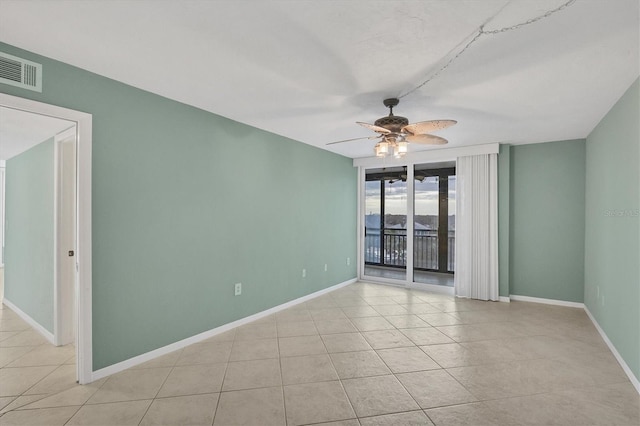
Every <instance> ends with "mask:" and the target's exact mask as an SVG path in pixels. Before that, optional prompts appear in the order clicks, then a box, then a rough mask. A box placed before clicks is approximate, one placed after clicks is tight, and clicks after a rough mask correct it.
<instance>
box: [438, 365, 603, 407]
mask: <svg viewBox="0 0 640 426" xmlns="http://www.w3.org/2000/svg"><path fill="white" fill-rule="evenodd" d="M567 367H568V364H564V363H562V362H559V361H557V360H548V359H536V360H524V361H514V362H509V363H500V364H487V365H482V366H471V367H456V368H450V369H448V370H447V371H448V372H449V373H450V374H451V375H452V376H454V377H455V378H456V380H458V381H459V382H460V383H462V384H463V385H464V386H465V387H466V388H467V389H468V390H469V391H470V392H471V393H473V394H474V395H475V396H476V397H477V398H479V399H481V400H487V399H496V398H508V397H512V396H522V395H531V394H534V393H542V392H550V391H553V390H562V389H569V388H573V387H582V386H591V385H593V384H594V381H593V380H592V379H591V378H590V377H589V376H585V375H583V374H582V373H581V372H580V371H579V370H576V369H572V368H567Z"/></svg>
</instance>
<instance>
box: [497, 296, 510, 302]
mask: <svg viewBox="0 0 640 426" xmlns="http://www.w3.org/2000/svg"><path fill="white" fill-rule="evenodd" d="M499 300H500V301H501V302H507V303H510V302H511V299H510V298H509V296H500V299H499Z"/></svg>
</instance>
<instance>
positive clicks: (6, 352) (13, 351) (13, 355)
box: [0, 346, 34, 368]
mask: <svg viewBox="0 0 640 426" xmlns="http://www.w3.org/2000/svg"><path fill="white" fill-rule="evenodd" d="M32 350H34V348H33V347H32V346H13V347H8V348H0V368H1V367H4V366H6V365H7V364H9V363H11V362H13V361H15V360H16V359H18V358H20V357H21V356H23V355H25V354H26V353H28V352H31V351H32Z"/></svg>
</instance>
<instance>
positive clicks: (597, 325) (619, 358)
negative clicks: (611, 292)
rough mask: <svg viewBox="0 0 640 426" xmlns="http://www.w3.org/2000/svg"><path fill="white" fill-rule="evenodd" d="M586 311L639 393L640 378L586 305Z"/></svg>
mask: <svg viewBox="0 0 640 426" xmlns="http://www.w3.org/2000/svg"><path fill="white" fill-rule="evenodd" d="M584 311H585V312H586V313H587V315H588V316H589V319H590V320H591V322H592V323H593V325H595V326H596V330H598V333H600V337H602V340H604V342H605V343H606V344H607V346H608V347H609V350H610V351H611V353H612V354H613V356H614V357H616V360H618V364H620V367H622V369H623V370H624V372H625V373H626V375H627V377H629V380H630V381H631V384H632V385H633V387H634V388H636V391H637V392H638V394H640V380H638V378H637V377H636V376H635V375H634V374H633V372H632V371H631V369H630V368H629V366H628V365H627V363H626V362H625V361H624V359H623V358H622V356H621V355H620V353H619V352H618V350H617V349H616V347H615V346H613V343H611V340H609V337H607V334H606V333H605V332H604V330H603V329H602V327H600V324H598V321H596V319H595V317H594V316H593V315H592V314H591V312H590V311H589V308H587V307H586V306H585V307H584Z"/></svg>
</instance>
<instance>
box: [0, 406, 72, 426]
mask: <svg viewBox="0 0 640 426" xmlns="http://www.w3.org/2000/svg"><path fill="white" fill-rule="evenodd" d="M78 408H79V407H56V408H41V409H38V410H20V411H10V412H8V413H6V414H4V415H3V416H2V417H0V425H38V426H42V425H46V426H56V425H60V426H62V425H65V424H70V423H67V422H68V421H69V419H71V418H72V417H73V415H74V414H75V413H76V412H77V411H78Z"/></svg>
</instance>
